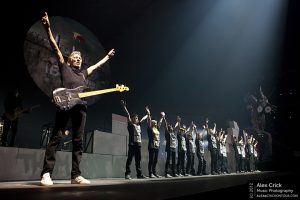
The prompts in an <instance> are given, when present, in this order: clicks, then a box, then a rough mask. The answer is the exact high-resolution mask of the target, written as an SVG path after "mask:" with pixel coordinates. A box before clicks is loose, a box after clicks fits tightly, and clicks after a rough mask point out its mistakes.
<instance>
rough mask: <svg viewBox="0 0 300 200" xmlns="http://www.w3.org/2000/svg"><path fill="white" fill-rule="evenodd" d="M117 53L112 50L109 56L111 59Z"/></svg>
mask: <svg viewBox="0 0 300 200" xmlns="http://www.w3.org/2000/svg"><path fill="white" fill-rule="evenodd" d="M115 53H116V52H115V49H112V50H110V51H109V52H108V54H107V55H108V57H109V58H111V57H113V56H114V55H115Z"/></svg>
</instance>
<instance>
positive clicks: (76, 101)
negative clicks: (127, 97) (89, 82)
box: [53, 84, 129, 110]
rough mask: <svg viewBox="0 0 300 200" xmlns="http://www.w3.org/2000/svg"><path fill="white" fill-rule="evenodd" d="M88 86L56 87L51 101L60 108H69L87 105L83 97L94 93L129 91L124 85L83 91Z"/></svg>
mask: <svg viewBox="0 0 300 200" xmlns="http://www.w3.org/2000/svg"><path fill="white" fill-rule="evenodd" d="M87 89H88V88H87V87H85V86H79V87H77V88H74V89H67V88H57V89H55V90H54V91H53V102H54V104H55V105H56V106H57V107H59V108H60V109H61V110H70V109H71V108H73V107H74V106H75V105H87V101H85V100H84V99H83V98H85V97H90V96H94V95H100V94H105V93H110V92H116V91H118V92H123V91H129V88H128V87H126V86H124V85H118V84H117V85H116V87H115V88H108V89H104V90H96V91H89V92H84V91H85V90H87Z"/></svg>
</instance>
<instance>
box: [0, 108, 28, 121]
mask: <svg viewBox="0 0 300 200" xmlns="http://www.w3.org/2000/svg"><path fill="white" fill-rule="evenodd" d="M23 112H25V109H21V108H16V109H15V110H14V112H13V113H8V112H6V113H5V116H6V117H7V118H8V119H9V120H10V121H14V120H16V119H17V118H19V117H20V116H21V115H22V113H23Z"/></svg>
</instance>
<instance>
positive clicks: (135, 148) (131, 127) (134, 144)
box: [121, 100, 147, 179]
mask: <svg viewBox="0 0 300 200" xmlns="http://www.w3.org/2000/svg"><path fill="white" fill-rule="evenodd" d="M121 105H122V107H123V109H124V111H125V112H126V114H127V119H128V126H127V129H128V133H129V140H128V157H127V161H126V171H125V179H131V177H130V173H131V170H130V165H131V162H132V158H133V157H134V158H135V168H136V174H137V178H140V179H143V178H146V177H145V176H144V175H143V174H142V169H141V144H142V135H141V132H142V129H141V123H142V122H143V121H144V120H145V119H147V115H145V116H144V117H143V118H142V119H141V120H139V117H138V115H137V114H132V115H130V114H129V111H128V109H127V107H126V102H125V101H124V100H121Z"/></svg>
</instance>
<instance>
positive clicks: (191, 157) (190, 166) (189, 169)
mask: <svg viewBox="0 0 300 200" xmlns="http://www.w3.org/2000/svg"><path fill="white" fill-rule="evenodd" d="M186 156H187V162H186V173H187V174H192V175H195V174H196V173H195V167H194V162H195V153H192V152H189V151H188V152H187V153H186Z"/></svg>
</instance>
